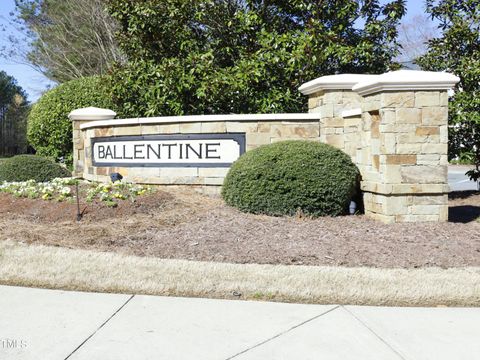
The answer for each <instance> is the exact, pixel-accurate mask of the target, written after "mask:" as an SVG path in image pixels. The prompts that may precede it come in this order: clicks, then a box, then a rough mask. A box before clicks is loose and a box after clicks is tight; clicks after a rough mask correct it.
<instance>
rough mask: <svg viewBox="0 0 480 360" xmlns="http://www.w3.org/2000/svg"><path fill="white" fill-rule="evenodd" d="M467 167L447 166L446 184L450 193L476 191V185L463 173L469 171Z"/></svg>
mask: <svg viewBox="0 0 480 360" xmlns="http://www.w3.org/2000/svg"><path fill="white" fill-rule="evenodd" d="M470 169H471V167H469V166H458V165H454V166H449V167H448V184H449V185H450V191H468V190H478V187H477V183H476V182H475V181H471V180H470V179H469V178H468V177H467V176H466V175H465V173H466V172H467V171H468V170H470Z"/></svg>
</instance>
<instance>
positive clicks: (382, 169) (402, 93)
mask: <svg viewBox="0 0 480 360" xmlns="http://www.w3.org/2000/svg"><path fill="white" fill-rule="evenodd" d="M457 82H458V78H457V77H455V76H453V75H451V74H446V73H434V72H424V71H406V70H403V71H396V72H392V73H387V74H383V75H379V76H378V77H377V78H376V79H374V80H373V81H369V82H363V83H359V84H357V85H355V86H354V87H353V90H354V91H356V92H358V93H359V94H360V95H362V96H364V103H363V109H362V111H363V123H364V134H365V135H366V136H365V137H366V138H367V140H366V141H365V142H364V145H366V146H364V147H363V148H362V149H361V150H360V151H361V152H362V155H363V158H362V161H361V163H360V164H359V166H360V167H362V168H363V172H362V176H363V179H362V190H363V191H364V203H365V213H366V214H367V215H369V216H371V217H373V218H376V219H379V220H382V221H384V222H389V223H392V222H417V221H435V222H438V221H440V222H441V221H448V191H449V187H448V179H447V171H448V157H447V153H448V94H447V91H448V89H449V88H451V87H453V86H454V85H455V83H457ZM368 138H369V139H368Z"/></svg>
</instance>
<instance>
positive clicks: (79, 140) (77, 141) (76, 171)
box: [68, 107, 117, 177]
mask: <svg viewBox="0 0 480 360" xmlns="http://www.w3.org/2000/svg"><path fill="white" fill-rule="evenodd" d="M116 115H117V114H116V113H115V112H114V111H112V110H109V109H100V108H96V107H88V108H83V109H77V110H73V111H72V112H71V113H70V114H68V118H69V119H70V120H71V121H72V123H73V176H75V177H82V176H83V172H84V169H85V166H86V161H88V159H89V155H90V154H85V143H84V141H85V139H84V136H83V132H82V130H81V125H82V124H84V123H89V122H92V121H101V120H112V119H114V118H115V116H116Z"/></svg>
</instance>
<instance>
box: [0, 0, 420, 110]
mask: <svg viewBox="0 0 480 360" xmlns="http://www.w3.org/2000/svg"><path fill="white" fill-rule="evenodd" d="M79 1H81V0H79ZM385 1H386V0H385ZM382 2H383V1H382ZM14 7H15V1H14V0H0V26H1V25H8V20H9V19H10V13H11V12H12V11H13V9H14ZM422 13H424V1H423V0H407V15H406V17H405V18H404V21H408V19H411V18H412V17H414V16H415V15H419V14H422ZM10 31H12V30H10ZM8 44H9V43H8V36H7V34H6V33H5V32H2V33H0V51H2V50H1V49H2V48H3V46H5V45H8ZM0 70H3V71H5V72H6V73H7V74H9V75H10V76H13V77H14V78H15V79H17V81H18V84H19V85H20V86H21V87H22V88H23V89H24V90H25V91H26V92H27V94H28V100H29V101H31V102H35V101H36V100H37V99H38V98H39V97H40V96H41V94H42V93H43V92H44V91H45V90H46V89H47V88H49V87H52V86H55V83H53V82H51V81H50V80H48V79H47V78H46V77H45V76H43V75H42V74H41V73H39V72H37V71H36V70H34V69H33V68H31V67H30V66H28V65H25V64H19V63H18V62H16V61H14V60H13V59H7V60H6V59H3V58H0Z"/></svg>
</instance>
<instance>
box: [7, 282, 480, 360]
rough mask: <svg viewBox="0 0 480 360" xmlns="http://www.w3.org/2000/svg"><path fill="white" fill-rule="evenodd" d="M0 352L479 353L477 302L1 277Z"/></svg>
mask: <svg viewBox="0 0 480 360" xmlns="http://www.w3.org/2000/svg"><path fill="white" fill-rule="evenodd" d="M0 309H2V311H1V313H0V359H2V360H4V359H15V360H19V359H35V360H38V359H42V360H48V359H55V360H57V359H58V360H59V359H72V360H74V359H77V360H78V359H85V360H87V359H88V360H95V359H101V360H109V359H112V360H113V359H115V360H121V359H126V360H136V359H155V360H157V359H168V360H175V359H182V360H185V359H196V360H201V359H209V360H210V359H219V360H220V359H237V360H247V359H248V360H253V359H255V360H256V359H259V360H260V359H262V360H265V359H275V360H280V359H295V360H302V359H312V360H313V359H315V360H318V359H322V360H328V359H342V360H348V359H355V360H361V359H368V360H375V359H381V360H388V359H432V360H441V359H455V360H461V359H466V360H467V359H468V360H472V359H480V308H387V307H361V306H336V305H299V304H282V303H267V302H246V301H231V300H209V299H189V298H174V297H155V296H131V295H113V294H95V293H81V292H67V291H57V290H42V289H30V288H20V287H9V286H0Z"/></svg>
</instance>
